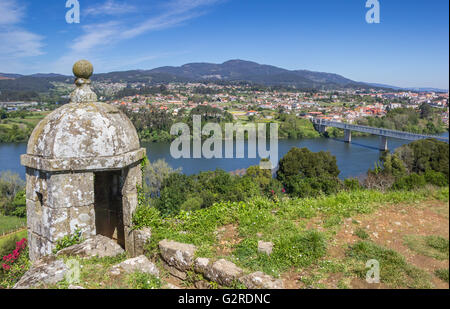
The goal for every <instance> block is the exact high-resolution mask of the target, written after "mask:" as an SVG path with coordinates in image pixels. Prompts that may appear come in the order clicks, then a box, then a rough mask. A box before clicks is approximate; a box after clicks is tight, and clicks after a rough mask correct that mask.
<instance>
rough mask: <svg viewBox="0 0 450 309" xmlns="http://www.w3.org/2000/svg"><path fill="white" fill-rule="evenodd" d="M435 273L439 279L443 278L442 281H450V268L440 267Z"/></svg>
mask: <svg viewBox="0 0 450 309" xmlns="http://www.w3.org/2000/svg"><path fill="white" fill-rule="evenodd" d="M434 274H435V275H436V277H438V278H439V279H441V280H442V281H445V282H447V283H448V274H449V273H448V268H447V269H445V268H443V269H438V270H436V271H435V272H434Z"/></svg>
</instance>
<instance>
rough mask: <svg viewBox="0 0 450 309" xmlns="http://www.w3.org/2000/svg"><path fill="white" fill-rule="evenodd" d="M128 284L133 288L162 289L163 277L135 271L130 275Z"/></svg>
mask: <svg viewBox="0 0 450 309" xmlns="http://www.w3.org/2000/svg"><path fill="white" fill-rule="evenodd" d="M128 284H129V285H130V286H131V287H132V288H133V289H140V290H149V289H161V287H162V284H161V279H159V278H157V277H155V276H153V275H150V274H146V273H140V272H135V273H133V274H130V275H129V276H128Z"/></svg>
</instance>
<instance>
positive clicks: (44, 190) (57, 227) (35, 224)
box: [26, 168, 95, 261]
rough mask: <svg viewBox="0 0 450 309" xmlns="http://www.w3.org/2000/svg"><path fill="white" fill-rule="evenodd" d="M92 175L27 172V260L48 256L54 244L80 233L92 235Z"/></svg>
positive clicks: (93, 228)
mask: <svg viewBox="0 0 450 309" xmlns="http://www.w3.org/2000/svg"><path fill="white" fill-rule="evenodd" d="M93 177H94V174H93V173H69V174H52V173H45V172H41V171H37V170H34V169H30V168H27V175H26V178H27V189H26V198H27V221H28V222H27V224H28V239H29V242H30V259H31V260H32V261H35V260H37V259H39V258H40V257H42V256H45V255H49V254H51V253H52V251H53V249H54V248H55V244H56V241H57V240H58V239H61V238H62V237H64V236H66V235H70V234H73V233H74V232H75V230H76V229H77V228H79V229H81V231H82V234H83V237H85V238H88V237H90V236H93V235H95V211H94V178H93Z"/></svg>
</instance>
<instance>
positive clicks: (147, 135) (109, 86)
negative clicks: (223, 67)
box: [0, 81, 449, 142]
mask: <svg viewBox="0 0 450 309" xmlns="http://www.w3.org/2000/svg"><path fill="white" fill-rule="evenodd" d="M93 89H94V91H95V92H96V93H97V94H98V97H99V101H102V102H106V103H109V104H111V105H114V106H116V107H119V108H120V109H121V110H123V111H124V112H126V113H127V115H128V116H129V117H130V118H131V120H132V121H133V123H134V124H135V126H136V127H137V130H138V133H139V135H140V137H141V140H149V141H159V140H161V134H160V133H161V132H165V133H164V134H163V135H164V138H162V140H165V139H170V136H168V134H167V132H169V131H170V127H168V125H169V124H171V123H173V122H175V120H178V121H180V120H181V121H183V120H186V119H187V118H188V117H189V116H190V115H191V114H192V111H196V112H197V113H199V112H201V111H203V112H204V113H209V115H212V114H213V115H215V116H217V117H218V118H219V120H224V119H228V120H232V121H234V122H243V123H246V122H266V123H270V122H280V123H281V129H282V130H281V135H282V136H280V137H281V138H291V137H293V138H299V137H313V136H312V135H313V134H312V133H311V132H310V134H302V133H301V130H300V129H299V128H297V127H302V128H303V131H305V130H310V129H311V127H308V128H307V129H305V128H306V126H307V125H306V123H307V122H306V121H305V120H308V119H311V118H321V119H326V120H333V121H338V122H345V123H357V124H362V125H370V126H375V127H384V128H387V129H396V130H401V131H409V132H413V133H426V134H439V133H443V132H445V131H446V130H448V126H449V118H448V116H449V108H448V92H447V93H443V92H434V91H413V90H409V91H406V90H392V89H385V88H374V89H344V90H342V89H341V90H310V91H307V90H298V89H295V88H292V87H287V86H272V87H269V86H259V85H254V84H249V83H234V84H231V83H230V84H221V83H214V82H208V83H193V82H190V83H168V84H156V85H152V84H148V83H117V82H114V83H113V82H111V83H108V82H104V81H102V82H95V81H94V82H93ZM72 90H73V85H70V84H69V83H61V82H59V83H56V84H55V87H54V90H52V91H53V93H50V94H46V95H43V96H39V97H40V98H42V99H43V100H42V101H40V102H39V101H36V100H35V101H26V100H23V101H8V102H0V142H17V141H26V140H27V138H28V137H29V135H30V134H31V131H32V129H33V127H34V126H35V125H36V124H37V123H38V122H39V120H40V119H42V118H43V117H44V116H45V115H46V114H48V113H49V112H50V111H52V110H54V109H55V108H57V107H58V106H60V105H61V104H65V103H67V102H68V94H69V93H70V92H71V91H72ZM48 98H51V99H48ZM206 107H207V108H208V110H205V108H206ZM390 111H391V114H389V112H390ZM392 111H396V112H392ZM211 112H213V113H211ZM146 113H150V114H151V116H152V117H144V116H143V115H145V114H146ZM414 114H416V115H417V117H416V118H417V119H413V118H414V117H415V116H414ZM225 115H227V116H228V117H225ZM411 116H414V117H413V118H411ZM149 118H164V119H166V120H167V121H166V120H164V121H162V124H161V121H160V122H159V124H158V123H155V122H156V121H155V119H149ZM293 119H295V120H303V122H298V123H296V121H293ZM424 119H426V121H424ZM146 122H147V123H146ZM308 122H309V121H308ZM283 124H284V129H285V130H284V131H283ZM291 127H294V128H291ZM295 130H297V131H298V132H294V131H295ZM144 131H145V132H144ZM155 132H156V133H155ZM11 134H12V135H15V136H16V137H13V136H11ZM336 134H337V133H336Z"/></svg>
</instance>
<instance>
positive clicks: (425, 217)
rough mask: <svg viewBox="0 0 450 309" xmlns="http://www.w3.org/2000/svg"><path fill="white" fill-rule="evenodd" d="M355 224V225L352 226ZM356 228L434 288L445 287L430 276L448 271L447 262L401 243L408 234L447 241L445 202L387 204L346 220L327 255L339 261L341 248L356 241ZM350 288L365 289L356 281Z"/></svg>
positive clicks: (341, 252) (446, 208)
mask: <svg viewBox="0 0 450 309" xmlns="http://www.w3.org/2000/svg"><path fill="white" fill-rule="evenodd" d="M355 222H358V223H359V224H355ZM357 228H361V229H364V230H365V231H366V232H367V233H368V235H369V237H370V239H371V240H372V241H374V242H375V243H377V244H379V245H381V246H384V247H387V248H389V249H392V250H394V251H396V252H398V253H400V254H401V255H403V256H404V257H405V258H406V260H407V262H408V263H410V264H412V265H414V266H416V267H418V268H420V269H423V270H425V271H426V272H427V273H429V274H430V275H431V277H432V283H433V284H434V285H435V286H436V288H443V289H448V288H449V284H448V283H446V282H444V281H442V280H440V279H439V278H437V277H436V276H435V275H434V271H435V270H437V269H442V268H446V269H448V267H449V261H448V259H447V260H437V259H434V258H431V257H428V256H424V255H421V254H418V253H417V252H414V251H412V250H411V249H410V248H408V246H406V245H405V243H404V237H405V236H409V235H418V236H431V235H434V236H442V237H444V238H446V239H449V204H448V203H445V202H440V201H428V202H424V203H420V204H401V205H395V206H391V205H389V206H385V207H382V208H380V209H379V210H378V211H376V212H375V213H374V214H371V215H365V216H356V217H353V218H351V219H347V220H345V223H344V225H343V226H342V228H341V229H340V230H339V232H338V233H337V235H336V238H335V240H336V242H335V244H334V245H333V246H332V247H331V248H330V250H329V255H330V256H332V257H335V258H343V256H344V254H345V249H344V248H345V245H348V244H353V243H355V242H357V241H359V240H360V238H359V237H358V236H356V235H355V230H356V229H357ZM361 281H362V280H361ZM352 287H354V288H365V287H367V286H366V283H365V282H363V283H362V282H358V280H356V281H354V282H352ZM378 287H382V286H378Z"/></svg>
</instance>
